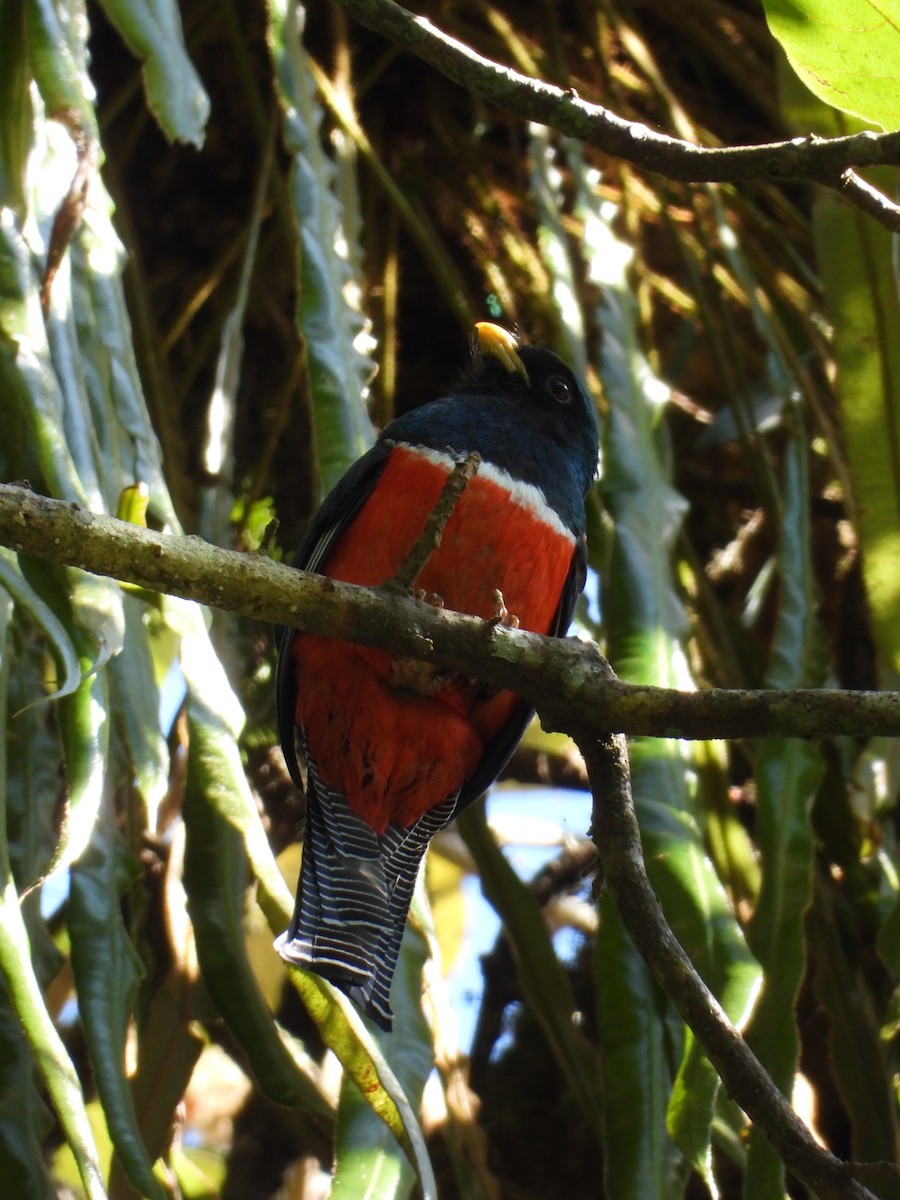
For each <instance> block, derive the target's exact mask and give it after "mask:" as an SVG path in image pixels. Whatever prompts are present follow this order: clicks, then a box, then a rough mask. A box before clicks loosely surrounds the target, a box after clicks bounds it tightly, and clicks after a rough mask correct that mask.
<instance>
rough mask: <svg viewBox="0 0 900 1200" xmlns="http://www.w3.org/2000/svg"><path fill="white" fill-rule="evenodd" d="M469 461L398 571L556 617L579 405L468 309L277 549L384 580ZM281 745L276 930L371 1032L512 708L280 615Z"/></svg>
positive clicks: (501, 758)
mask: <svg viewBox="0 0 900 1200" xmlns="http://www.w3.org/2000/svg"><path fill="white" fill-rule="evenodd" d="M472 451H477V453H478V454H479V455H480V458H481V462H480V465H479V466H478V468H477V473H476V474H475V475H474V477H473V478H472V479H471V480H470V481H469V483H468V484H467V486H466V487H465V488H464V490H463V491H462V494H461V496H460V498H459V499H458V501H457V502H456V504H455V507H454V508H453V509H452V512H451V513H450V516H449V518H448V519H447V521H446V525H445V526H444V528H443V532H442V536H441V538H440V544H439V545H438V546H437V547H436V548H435V549H434V550H433V551H432V553H431V555H430V557H429V558H428V559H427V561H426V563H425V566H424V568H423V569H422V571H421V573H420V574H419V576H418V578H417V579H416V580H415V581H414V587H415V588H416V590H418V589H422V590H423V591H424V592H425V593H426V594H427V595H428V596H430V597H435V598H437V597H439V598H440V601H442V602H443V604H444V605H445V606H446V607H447V608H450V609H454V610H456V611H458V612H463V613H469V614H472V615H474V616H479V617H482V618H484V619H485V620H492V619H496V618H497V606H498V597H497V592H498V591H499V592H500V593H501V594H502V598H503V601H504V602H505V606H506V609H507V610H508V612H509V613H510V614H514V616H515V617H517V618H518V622H519V624H520V625H521V626H522V627H523V628H525V629H529V630H533V631H536V632H539V633H548V634H559V635H561V634H564V633H565V631H566V629H567V628H568V625H569V622H570V620H571V618H572V613H573V610H574V606H575V601H576V599H577V597H578V594H579V592H580V591H581V589H582V587H583V586H584V581H585V572H586V543H585V508H584V505H585V496H586V493H587V491H588V489H589V487H590V485H591V482H592V480H593V478H594V476H595V473H596V470H597V460H598V433H597V426H596V423H595V419H594V414H593V409H592V406H591V404H590V402H589V400H588V397H587V395H586V393H585V390H584V388H583V387H582V386H581V385H580V384H579V382H578V380H577V379H576V378H575V376H574V375H573V373H572V372H571V371H570V370H569V368H568V367H566V366H565V365H564V364H563V363H562V362H561V361H560V359H559V358H557V356H556V355H555V354H553V353H552V352H551V351H549V350H546V349H541V348H539V347H537V346H520V345H519V343H518V341H517V339H516V338H515V337H514V336H513V335H512V334H510V333H508V332H507V331H506V330H504V329H501V328H500V327H499V326H497V325H492V324H489V323H487V322H482V323H480V324H478V325H477V326H476V337H475V338H474V339H473V354H472V361H471V362H470V364H469V366H468V369H467V371H466V372H465V374H464V375H463V377H462V380H461V382H460V383H459V384H458V385H457V386H456V387H454V389H453V390H452V391H451V392H450V394H449V395H446V396H443V397H442V398H441V399H439V400H434V401H432V402H431V403H428V404H424V405H422V406H420V407H418V408H415V409H413V410H412V411H411V412H408V413H406V414H404V415H403V416H401V417H398V418H397V419H396V420H394V421H392V422H391V423H390V424H389V425H388V426H387V427H386V428H385V430H384V431H383V432H382V434H381V435H380V437H379V438H378V440H377V442H376V443H375V445H374V446H373V447H372V449H371V450H369V451H368V453H367V454H364V455H363V457H362V458H361V459H360V460H359V461H358V462H357V463H356V464H355V465H354V466H353V467H351V468H350V470H349V471H348V472H347V474H346V475H345V476H344V477H343V479H342V480H341V481H340V483H338V484H337V486H336V487H335V488H334V490H333V491H332V492H331V493H330V495H329V496H328V497H327V499H326V500H325V502H324V503H323V505H322V507H321V508H320V510H319V512H318V513H317V514H316V516H315V518H314V519H313V521H312V523H311V526H310V528H309V530H308V532H307V534H306V536H305V538H304V540H303V542H302V544H301V546H300V548H299V550H298V552H297V555H296V557H295V559H294V564H293V565H294V566H295V567H298V568H301V569H302V570H305V571H314V572H317V573H320V574H324V575H329V576H331V577H333V578H335V579H341V580H344V581H346V582H348V583H355V584H363V585H366V586H370V587H371V586H377V585H380V584H383V583H385V582H386V581H388V580H391V579H393V578H394V576H395V574H396V573H397V572H398V570H399V569H400V568H401V566H402V564H404V563H405V562H406V560H407V558H408V556H409V554H410V551H411V549H412V547H413V546H414V545H415V544H416V542H417V540H418V539H419V538H420V535H421V534H422V531H423V528H424V526H425V524H426V521H427V520H428V517H429V515H430V514H431V513H432V512H433V510H434V509H435V507H436V505H437V504H438V502H439V499H440V496H441V493H442V489H443V487H444V484H445V482H446V480H447V477H448V475H449V474H450V472H451V471H452V470H453V468H454V465H455V464H456V463H457V462H459V461H461V460H462V459H464V458H466V457H467V456H468V455H469V454H470V453H471V452H472ZM277 712H278V725H279V733H280V737H281V744H282V748H283V750H284V755H285V759H286V761H287V765H288V769H289V770H290V773H291V776H292V778H293V779H294V782H295V783H296V784H297V786H298V787H302V786H303V785H302V777H301V772H300V766H299V762H298V753H299V754H300V755H301V756H302V757H303V758H304V759H305V761H306V768H307V769H306V797H307V817H306V829H305V835H304V844H303V858H302V866H301V871H300V882H299V885H298V889H297V903H296V907H295V910H294V915H293V918H292V920H291V924H290V927H289V928H288V930H287V932H286V933H285V934H283V935H282V937H281V938H280V939H279V940H278V942H277V943H276V944H277V946H278V949H279V952H280V953H281V955H282V956H283V957H284V958H285V959H287V960H288V961H290V962H293V963H298V964H299V965H300V966H302V967H305V968H307V969H308V970H311V971H314V972H316V973H317V974H319V975H321V976H323V977H324V978H325V979H328V980H330V981H331V982H332V983H334V984H335V985H337V986H338V987H339V988H341V989H342V990H343V991H345V992H347V993H348V994H349V995H350V997H351V998H352V999H353V1000H354V1001H355V1002H356V1003H357V1004H358V1006H359V1007H360V1008H361V1009H362V1010H363V1011H364V1012H365V1013H367V1014H368V1015H369V1016H370V1017H371V1018H372V1019H373V1020H374V1021H375V1022H376V1023H377V1024H378V1025H380V1026H381V1027H382V1028H384V1029H390V1028H391V1006H390V998H389V997H390V988H391V979H392V977H393V974H394V968H395V966H396V963H397V955H398V953H399V949H400V940H401V938H402V936H403V928H404V925H405V922H406V917H407V913H408V910H409V905H410V900H411V898H412V893H413V888H414V885H415V881H416V875H417V872H418V869H419V864H420V862H421V859H422V855H423V854H424V852H425V849H426V847H427V845H428V842H429V841H430V839H431V838H432V837H433V836H434V835H435V834H436V833H437V832H438V830H440V829H443V828H444V826H445V825H447V823H448V822H449V821H451V820H452V819H453V818H454V817H455V816H456V815H458V814H459V813H460V812H461V811H462V810H463V809H464V808H466V807H467V806H468V805H470V804H471V803H472V802H473V801H474V800H476V799H477V798H478V796H480V795H481V794H482V792H484V791H485V789H486V788H487V787H488V786H489V784H490V783H492V782H493V780H494V779H495V778H496V776H497V775H498V773H499V772H500V771H501V770H502V768H503V766H504V765H505V764H506V762H507V760H508V758H509V756H510V755H511V754H512V752H513V750H514V749H515V747H516V745H517V743H518V742H519V739H520V738H521V736H522V733H523V732H524V729H525V726H526V725H527V723H528V721H529V719H530V717H531V715H532V709H531V707H530V706H529V705H528V704H527V703H525V702H524V701H523V700H522V699H520V698H519V697H518V696H516V695H514V694H513V693H511V692H508V691H497V690H495V689H491V688H487V687H483V686H481V685H479V683H478V682H477V681H476V680H475V679H471V678H468V677H467V676H464V675H461V674H457V673H454V672H452V671H445V670H441V669H439V668H437V667H434V666H429V665H427V664H423V663H418V662H413V661H411V660H405V659H398V658H396V657H394V656H392V655H390V654H388V653H387V652H385V651H383V650H376V649H370V648H368V647H365V646H358V645H351V644H349V643H344V642H338V641H335V640H333V639H331V638H327V637H320V636H318V635H314V634H310V633H301V632H298V631H296V630H294V629H284V630H282V632H281V636H280V644H279V656H278V673H277Z"/></svg>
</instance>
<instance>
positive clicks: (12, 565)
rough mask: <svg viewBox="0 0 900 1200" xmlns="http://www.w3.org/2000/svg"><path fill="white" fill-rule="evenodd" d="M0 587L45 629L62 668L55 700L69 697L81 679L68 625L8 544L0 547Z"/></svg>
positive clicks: (54, 696) (58, 663) (55, 656)
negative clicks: (28, 577) (33, 583)
mask: <svg viewBox="0 0 900 1200" xmlns="http://www.w3.org/2000/svg"><path fill="white" fill-rule="evenodd" d="M0 587H3V588H5V589H6V591H7V592H8V593H9V595H10V596H11V597H12V599H13V600H14V601H15V603H16V605H17V607H19V608H21V609H24V610H25V611H26V612H28V613H29V614H30V615H31V617H32V618H33V620H34V621H35V622H36V623H37V624H38V625H39V626H40V628H41V629H42V630H43V632H44V635H45V636H46V638H47V641H48V643H49V645H50V649H51V650H52V652H53V657H54V658H55V659H56V663H57V666H58V667H59V668H61V670H60V675H61V678H60V679H59V680H58V681H57V687H56V690H55V691H54V692H53V699H54V700H61V699H62V697H63V696H70V695H71V694H72V692H74V691H75V689H76V688H77V687H78V685H79V683H80V682H81V664H80V663H79V661H78V655H77V653H76V651H75V647H74V645H73V644H72V639H71V637H70V636H69V632H68V630H67V629H66V627H65V625H64V624H63V623H62V621H60V620H59V618H58V617H57V616H56V614H55V613H54V612H53V610H52V609H51V607H50V605H49V604H46V603H45V602H44V601H43V600H42V599H41V597H40V596H39V595H38V593H37V592H36V591H35V589H34V588H33V587H31V586H30V584H29V583H28V581H27V580H26V579H25V577H24V576H23V575H22V572H21V569H20V568H19V565H18V563H17V561H16V558H15V555H13V554H12V552H11V551H9V550H7V549H6V548H5V547H4V548H0Z"/></svg>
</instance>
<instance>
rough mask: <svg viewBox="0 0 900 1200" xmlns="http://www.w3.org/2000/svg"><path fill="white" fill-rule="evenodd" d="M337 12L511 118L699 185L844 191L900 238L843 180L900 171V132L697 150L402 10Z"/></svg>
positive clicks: (373, 7) (346, 3)
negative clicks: (801, 184) (795, 185)
mask: <svg viewBox="0 0 900 1200" xmlns="http://www.w3.org/2000/svg"><path fill="white" fill-rule="evenodd" d="M338 3H339V4H341V6H342V7H343V8H345V9H346V10H347V12H349V13H350V14H351V15H352V16H353V17H355V18H356V20H358V21H359V22H360V24H362V25H365V26H366V27H367V28H369V29H372V30H374V31H375V32H376V33H380V34H382V35H383V36H384V37H386V38H389V39H390V40H391V41H393V42H396V43H397V44H398V45H401V46H405V47H406V48H407V49H409V50H411V51H412V52H413V53H414V54H417V55H418V56H419V58H421V59H423V60H424V61H425V62H427V63H430V64H431V66H433V67H435V68H436V69H437V70H438V71H440V72H441V73H442V74H444V75H446V76H447V78H448V79H452V80H453V81H454V82H455V83H458V84H460V85H461V86H462V87H464V88H466V90H467V91H469V92H471V93H473V94H474V95H477V96H481V97H482V98H483V99H485V100H488V101H490V102H491V103H492V104H495V105H496V106H497V107H498V108H500V109H502V110H503V111H504V112H507V113H510V114H511V115H513V116H516V117H520V118H522V119H523V120H526V121H537V122H538V123H539V124H541V125H547V126H549V127H550V128H551V129H556V130H558V131H559V132H560V133H564V134H567V135H568V136H569V137H574V138H577V139H578V140H579V141H582V142H585V143H587V144H588V145H591V146H595V147H596V148H597V149H598V150H602V151H603V152H604V153H606V154H609V155H612V156H614V157H615V158H621V159H624V160H625V161H626V162H630V163H633V164H634V165H635V166H637V167H641V168H643V169H644V170H647V171H654V172H657V173H658V174H660V175H664V176H666V177H667V178H668V179H679V180H683V181H685V182H693V183H726V182H730V183H737V182H740V181H742V180H750V179H760V180H770V181H771V180H784V179H808V180H813V181H816V182H819V183H822V184H824V185H825V186H827V187H833V188H836V189H838V190H840V191H841V192H842V193H843V194H844V195H846V196H847V197H848V198H849V199H850V200H852V201H853V202H854V203H858V204H860V206H861V207H863V208H865V211H866V212H868V213H870V214H871V215H872V216H874V217H875V218H876V219H877V220H879V221H881V223H882V224H884V225H886V226H887V227H888V228H889V229H894V230H897V229H900V205H897V204H894V203H893V202H892V201H891V200H889V199H888V198H887V197H886V196H882V195H880V193H878V192H877V191H875V189H874V188H872V189H870V190H869V193H868V194H867V195H866V196H863V194H862V192H861V191H860V190H859V189H857V188H856V186H855V185H854V186H851V187H850V188H848V187H847V184H846V181H845V180H844V178H843V177H844V174H845V172H847V171H848V170H849V169H850V168H853V167H867V166H876V165H885V164H891V165H895V166H896V165H900V132H892V133H882V134H876V133H872V132H870V131H868V130H865V131H863V132H861V133H856V134H851V135H849V136H846V137H838V138H820V137H816V136H812V135H811V136H809V137H798V138H793V139H791V140H790V141H782V142H768V143H764V144H761V145H755V146H721V147H719V146H715V147H713V146H695V145H693V144H692V143H690V142H686V141H684V140H683V139H681V138H676V137H671V136H669V135H668V134H665V133H660V132H659V130H656V129H651V128H650V127H649V126H648V125H642V124H641V123H640V122H638V121H627V120H625V119H624V118H623V117H620V116H617V115H616V113H613V112H610V110H609V109H607V108H603V107H602V106H601V105H599V104H590V103H588V102H587V101H586V100H582V99H581V97H580V96H579V95H578V94H577V92H576V91H575V90H574V89H573V88H569V89H568V90H565V89H563V88H559V87H555V86H554V85H553V84H549V83H545V82H543V81H542V80H537V79H531V78H529V77H528V76H527V75H522V74H520V73H519V72H518V71H514V70H512V69H511V68H510V67H504V66H501V65H500V64H498V63H495V62H492V61H491V60H490V59H488V58H484V57H483V56H482V55H480V54H478V53H476V52H475V51H474V50H473V49H472V48H471V46H467V45H466V44H465V43H464V42H460V41H457V40H456V39H455V38H452V37H450V35H449V34H447V33H444V31H443V30H441V29H438V28H437V26H435V25H434V24H432V22H431V21H429V20H427V18H425V17H420V16H417V15H416V14H415V13H411V12H409V11H408V10H407V9H405V8H403V7H401V6H400V5H399V4H395V3H394V0H338ZM866 187H867V188H868V185H866ZM875 197H878V200H877V202H876V199H875Z"/></svg>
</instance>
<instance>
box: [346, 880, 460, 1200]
mask: <svg viewBox="0 0 900 1200" xmlns="http://www.w3.org/2000/svg"><path fill="white" fill-rule="evenodd" d="M420 889H421V882H420V885H419V890H420ZM427 953H428V948H427V945H426V943H425V941H424V939H423V938H422V936H421V935H420V934H419V933H418V932H416V931H415V930H414V929H413V928H412V927H411V926H410V925H409V924H408V925H407V927H406V930H405V932H404V935H403V943H402V945H401V949H400V957H399V959H398V963H397V972H396V974H395V976H394V983H393V986H392V988H391V1002H392V1005H393V1008H394V1031H393V1033H390V1034H378V1035H376V1038H377V1041H378V1045H379V1048H380V1050H381V1051H382V1053H383V1054H384V1056H385V1058H386V1059H387V1061H388V1062H389V1063H390V1066H391V1070H392V1071H393V1072H394V1074H395V1076H396V1079H397V1082H398V1084H399V1085H400V1087H401V1088H402V1089H403V1094H404V1095H405V1096H406V1098H407V1100H408V1101H409V1105H410V1108H411V1109H412V1111H413V1112H414V1113H416V1112H418V1111H419V1109H420V1107H421V1103H422V1093H423V1091H424V1088H425V1083H426V1080H427V1079H428V1076H429V1074H430V1073H431V1071H432V1069H433V1067H434V1052H433V1050H432V1047H431V1038H430V1037H429V1033H428V1028H427V1026H426V1024H425V1019H424V1017H423V1015H422V967H423V964H424V961H425V958H426V957H427ZM408 1132H409V1133H410V1135H411V1139H412V1144H413V1145H414V1146H415V1149H416V1161H417V1163H418V1165H419V1170H420V1172H423V1176H424V1177H423V1178H422V1180H421V1189H422V1195H423V1197H425V1198H428V1197H434V1200H437V1188H436V1185H435V1182H434V1177H433V1175H432V1173H431V1168H430V1165H429V1164H428V1150H427V1147H426V1145H425V1135H424V1134H423V1133H422V1132H421V1130H416V1129H411V1130H408ZM415 1182H416V1171H415V1170H414V1169H413V1166H412V1164H411V1163H410V1162H409V1160H408V1159H407V1157H406V1155H405V1154H404V1152H403V1150H402V1149H401V1147H400V1144H399V1143H398V1142H397V1140H396V1138H395V1137H394V1136H393V1135H392V1134H391V1133H390V1131H389V1130H388V1127H387V1126H386V1125H385V1124H384V1123H383V1122H382V1121H381V1120H380V1119H379V1118H378V1117H377V1116H376V1114H375V1113H374V1111H373V1110H372V1108H371V1107H370V1106H369V1104H368V1103H367V1102H366V1100H365V1099H364V1097H363V1096H362V1094H361V1092H360V1091H359V1088H358V1087H356V1086H355V1085H354V1084H353V1083H352V1082H351V1081H350V1079H349V1077H347V1076H345V1079H344V1086H343V1088H342V1090H341V1099H340V1104H339V1107H338V1129H337V1142H336V1158H335V1173H334V1184H333V1187H332V1192H331V1195H332V1200H356V1197H357V1196H361V1195H364V1196H371V1197H372V1200H401V1197H406V1196H408V1195H409V1194H410V1192H411V1190H412V1187H413V1185H414V1184H415Z"/></svg>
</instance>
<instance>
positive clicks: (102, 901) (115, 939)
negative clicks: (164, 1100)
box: [68, 810, 166, 1200]
mask: <svg viewBox="0 0 900 1200" xmlns="http://www.w3.org/2000/svg"><path fill="white" fill-rule="evenodd" d="M138 870H139V868H138V864H137V863H135V861H134V860H133V859H131V858H130V857H128V856H126V854H125V848H124V846H123V845H122V844H121V842H120V841H119V838H118V834H117V833H116V830H115V825H114V817H113V815H112V813H111V812H109V811H108V810H107V811H106V812H105V813H104V815H103V818H102V819H101V821H100V823H99V824H98V826H97V828H96V829H95V831H94V836H93V837H92V839H91V843H90V845H89V846H88V848H87V849H86V850H85V852H84V854H83V855H82V856H81V859H80V860H79V862H78V863H76V864H75V866H73V868H72V873H71V885H70V892H69V914H68V927H69V934H70V937H71V943H72V969H73V971H74V974H75V984H76V988H77V991H78V1013H79V1017H80V1019H81V1024H82V1027H83V1028H84V1034H85V1044H86V1046H87V1051H88V1055H89V1057H90V1060H91V1066H92V1068H93V1072H94V1080H95V1082H96V1084H97V1090H98V1092H99V1095H100V1100H101V1103H102V1105H103V1112H104V1115H105V1117H106V1123H107V1127H108V1129H109V1135H110V1138H111V1140H112V1144H113V1146H114V1148H115V1152H116V1154H117V1155H118V1156H119V1159H120V1160H121V1162H122V1164H123V1166H124V1168H125V1170H126V1172H127V1174H128V1178H129V1179H130V1180H131V1182H132V1184H133V1185H134V1186H135V1188H136V1189H138V1191H139V1192H140V1193H141V1195H142V1196H146V1197H149V1198H150V1200H165V1197H166V1191H165V1189H164V1188H163V1186H162V1184H161V1183H160V1182H159V1180H158V1179H157V1178H156V1177H155V1175H154V1174H153V1166H152V1163H151V1161H150V1158H149V1157H148V1154H147V1150H146V1148H145V1146H144V1143H143V1141H142V1139H141V1132H140V1129H139V1128H138V1119H137V1113H136V1111H135V1106H134V1098H133V1095H132V1092H131V1087H130V1084H129V1081H128V1077H127V1075H126V1073H125V1040H126V1034H127V1030H128V1022H129V1019H130V1017H131V1015H132V1011H133V1006H134V997H135V992H136V989H137V984H138V981H139V979H140V978H141V976H142V975H143V964H142V963H141V960H140V958H139V956H138V954H137V951H136V950H135V948H134V946H133V945H132V943H131V939H130V938H129V937H128V934H127V933H126V931H125V927H124V925H123V923H122V911H121V906H120V893H121V891H123V890H124V888H125V887H127V886H128V885H129V884H130V883H132V882H133V881H134V878H135V876H136V874H137V872H138Z"/></svg>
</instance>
